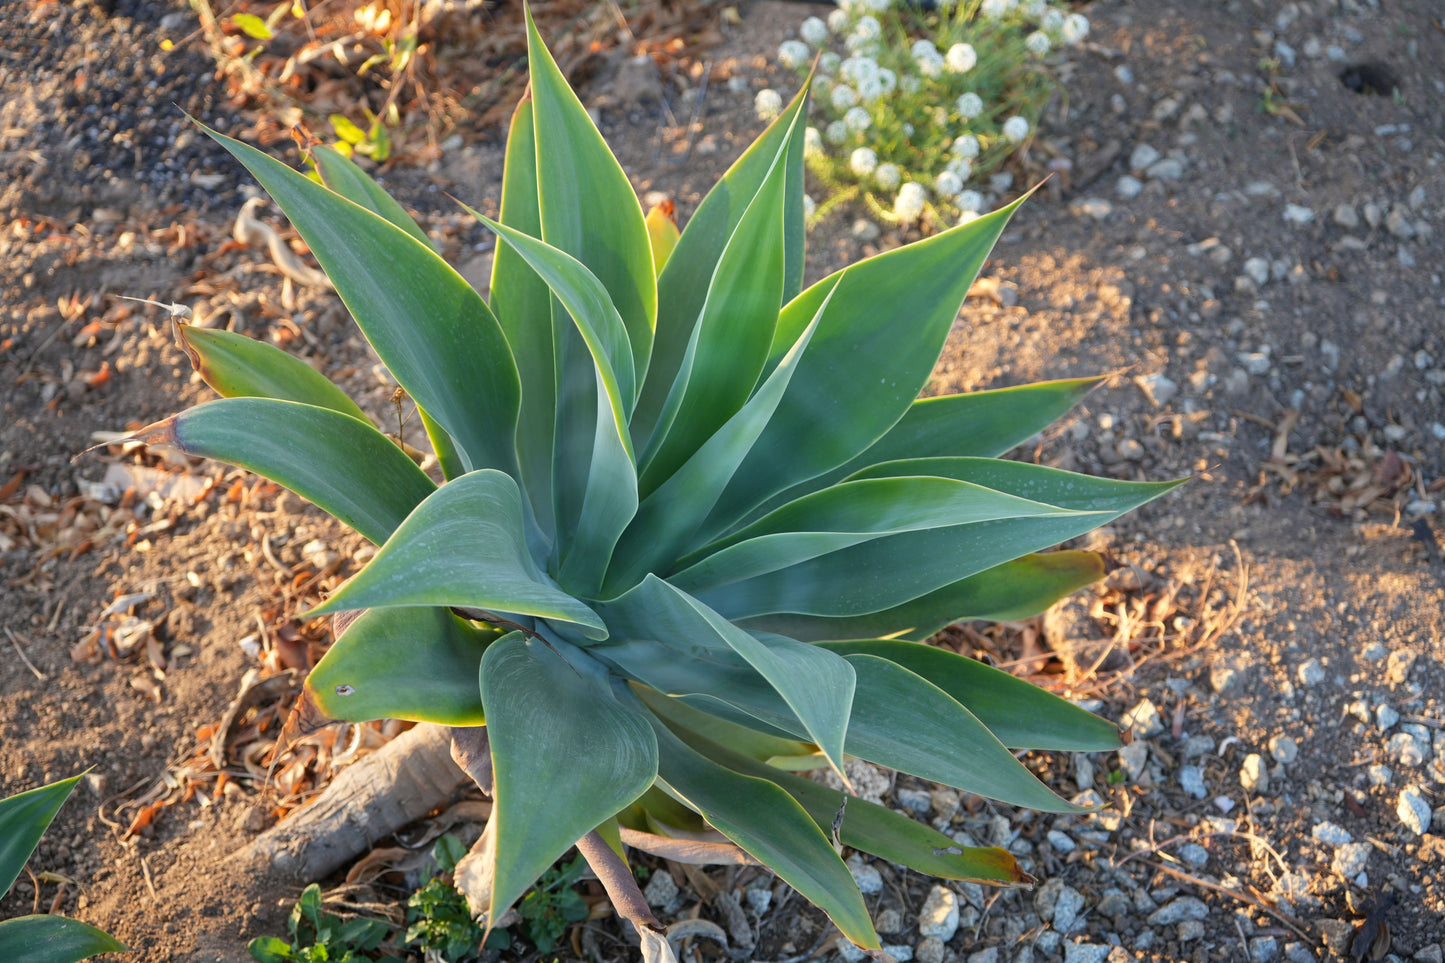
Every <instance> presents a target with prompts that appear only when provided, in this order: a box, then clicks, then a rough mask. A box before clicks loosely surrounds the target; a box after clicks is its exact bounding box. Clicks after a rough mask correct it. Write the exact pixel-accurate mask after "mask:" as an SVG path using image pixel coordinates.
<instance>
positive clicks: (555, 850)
mask: <svg viewBox="0 0 1445 963" xmlns="http://www.w3.org/2000/svg"><path fill="white" fill-rule="evenodd" d="M560 653H567V655H566V657H565V658H564V657H563V655H562V654H560ZM481 691H482V702H483V704H485V705H486V707H487V735H488V738H489V740H490V742H491V748H492V767H493V772H494V773H495V785H496V791H495V799H496V803H495V805H494V807H493V809H492V822H494V823H495V828H496V847H497V848H496V854H495V875H494V879H493V885H492V899H491V907H490V918H491V919H496V918H497V917H498V916H499V915H501V913H502V912H503V911H504V910H506V908H507V907H509V906H511V905H512V903H514V902H516V900H517V899H518V898H519V897H520V896H521V895H522V894H523V893H524V892H525V891H526V889H527V887H529V886H531V885H532V883H533V882H535V881H536V879H537V877H539V876H541V875H542V873H543V871H545V870H546V869H547V867H548V866H550V865H552V863H553V862H554V861H555V860H556V859H557V858H558V857H559V856H561V855H562V854H563V853H565V852H566V851H567V848H568V847H569V846H571V845H572V844H573V843H574V842H575V841H576V840H577V839H579V838H580V837H582V836H583V835H585V834H586V833H587V832H589V831H590V830H591V829H593V827H595V826H597V825H598V824H600V823H602V822H603V821H604V820H607V819H610V818H611V817H612V816H613V815H614V814H616V813H617V812H619V811H621V810H622V809H624V808H626V807H627V806H628V805H629V804H630V803H631V802H632V801H633V800H635V799H636V798H637V797H638V796H641V795H642V793H643V792H645V791H646V790H647V788H648V787H649V786H651V785H652V783H653V781H654V780H655V779H656V778H657V764H658V750H657V739H656V737H655V735H654V734H653V729H652V726H651V725H650V723H649V718H650V717H649V716H648V714H647V712H646V710H644V709H642V708H641V707H640V706H638V707H634V705H633V704H629V705H623V704H621V703H619V702H618V701H617V699H616V698H615V697H614V695H613V692H612V689H611V687H610V686H609V684H608V682H607V679H606V672H605V670H604V669H603V668H602V666H601V665H599V664H598V663H597V662H596V661H595V660H593V659H590V658H588V657H587V656H586V655H585V654H584V653H583V652H582V651H581V650H579V649H576V648H574V647H572V646H570V645H568V644H567V643H565V642H561V641H557V640H554V641H553V642H551V643H547V642H543V641H541V640H540V639H528V638H525V637H524V636H523V635H522V634H521V633H520V632H514V633H512V634H511V635H508V636H505V637H504V638H502V639H500V640H499V641H497V642H494V643H493V644H492V645H491V646H490V647H489V648H488V649H487V652H486V654H485V655H484V656H483V657H482V665H481ZM489 828H490V827H489Z"/></svg>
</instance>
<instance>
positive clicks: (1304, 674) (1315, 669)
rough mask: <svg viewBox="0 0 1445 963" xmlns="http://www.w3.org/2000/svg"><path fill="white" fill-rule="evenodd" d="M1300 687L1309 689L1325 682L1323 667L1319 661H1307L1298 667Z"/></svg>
mask: <svg viewBox="0 0 1445 963" xmlns="http://www.w3.org/2000/svg"><path fill="white" fill-rule="evenodd" d="M1299 681H1300V685H1302V686H1304V687H1305V688H1311V687H1313V686H1317V685H1319V684H1320V683H1321V682H1323V681H1325V667H1324V665H1322V664H1321V663H1320V660H1319V659H1309V660H1308V661H1306V662H1304V663H1303V664H1302V665H1300V667H1299Z"/></svg>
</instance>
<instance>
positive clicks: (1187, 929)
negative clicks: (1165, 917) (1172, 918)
mask: <svg viewBox="0 0 1445 963" xmlns="http://www.w3.org/2000/svg"><path fill="white" fill-rule="evenodd" d="M1176 934H1177V936H1178V937H1179V942H1181V943H1191V942H1193V941H1194V940H1201V939H1203V938H1204V924H1203V923H1202V922H1200V921H1199V920H1185V921H1184V922H1183V923H1180V924H1179V929H1178V930H1177V931H1176Z"/></svg>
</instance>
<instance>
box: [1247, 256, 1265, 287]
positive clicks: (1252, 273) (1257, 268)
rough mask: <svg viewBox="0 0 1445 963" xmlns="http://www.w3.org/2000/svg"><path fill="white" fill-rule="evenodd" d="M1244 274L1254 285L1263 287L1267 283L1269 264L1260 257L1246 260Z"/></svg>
mask: <svg viewBox="0 0 1445 963" xmlns="http://www.w3.org/2000/svg"><path fill="white" fill-rule="evenodd" d="M1244 273H1245V276H1246V277H1248V278H1249V279H1250V280H1251V281H1253V282H1254V283H1255V284H1257V285H1259V286H1260V287H1263V286H1264V285H1266V284H1268V283H1269V262H1268V261H1266V260H1265V259H1264V258H1262V257H1252V258H1247V259H1246V260H1245V262H1244Z"/></svg>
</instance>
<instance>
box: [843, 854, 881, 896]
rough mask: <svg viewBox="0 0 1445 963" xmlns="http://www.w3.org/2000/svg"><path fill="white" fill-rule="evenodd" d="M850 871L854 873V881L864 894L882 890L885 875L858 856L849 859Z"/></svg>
mask: <svg viewBox="0 0 1445 963" xmlns="http://www.w3.org/2000/svg"><path fill="white" fill-rule="evenodd" d="M848 871H849V872H850V873H852V874H853V881H854V882H855V883H857V884H858V889H859V890H860V891H861V892H862V893H863V895H864V896H867V895H869V894H871V893H879V892H882V890H883V876H882V875H881V874H880V873H879V872H878V870H876V869H874V868H873V867H872V866H869V865H868V864H867V863H865V862H863V860H861V859H859V858H858V857H857V856H852V857H850V858H849V859H848Z"/></svg>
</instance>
